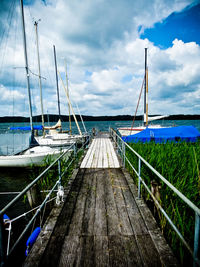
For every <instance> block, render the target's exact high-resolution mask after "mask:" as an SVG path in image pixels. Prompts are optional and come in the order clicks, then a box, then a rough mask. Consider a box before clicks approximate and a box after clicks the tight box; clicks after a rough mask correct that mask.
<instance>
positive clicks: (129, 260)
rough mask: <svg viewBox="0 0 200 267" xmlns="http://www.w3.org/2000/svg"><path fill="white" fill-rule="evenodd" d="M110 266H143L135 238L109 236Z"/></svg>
mask: <svg viewBox="0 0 200 267" xmlns="http://www.w3.org/2000/svg"><path fill="white" fill-rule="evenodd" d="M108 239H109V243H108V245H109V260H110V261H109V264H110V265H109V266H143V262H142V259H141V256H140V252H139V250H138V247H137V244H136V242H135V239H134V236H109V237H108Z"/></svg>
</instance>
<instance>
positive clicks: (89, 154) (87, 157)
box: [81, 140, 95, 168]
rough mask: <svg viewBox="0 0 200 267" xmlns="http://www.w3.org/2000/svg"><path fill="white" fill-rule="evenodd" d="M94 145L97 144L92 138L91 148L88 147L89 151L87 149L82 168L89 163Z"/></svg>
mask: <svg viewBox="0 0 200 267" xmlns="http://www.w3.org/2000/svg"><path fill="white" fill-rule="evenodd" d="M94 145H95V142H94V140H92V143H91V145H90V147H89V149H88V151H87V153H86V155H85V157H84V159H83V161H82V163H81V168H85V167H86V165H87V163H88V160H89V158H90V156H91V153H92V151H93V147H94Z"/></svg>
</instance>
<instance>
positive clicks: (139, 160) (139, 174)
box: [138, 158, 141, 198]
mask: <svg viewBox="0 0 200 267" xmlns="http://www.w3.org/2000/svg"><path fill="white" fill-rule="evenodd" d="M140 190H141V159H140V158H139V159H138V198H140V197H141V192H140Z"/></svg>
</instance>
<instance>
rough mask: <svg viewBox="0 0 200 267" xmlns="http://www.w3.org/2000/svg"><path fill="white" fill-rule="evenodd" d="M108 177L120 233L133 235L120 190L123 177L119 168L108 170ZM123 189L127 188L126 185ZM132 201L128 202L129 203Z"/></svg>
mask: <svg viewBox="0 0 200 267" xmlns="http://www.w3.org/2000/svg"><path fill="white" fill-rule="evenodd" d="M110 179H111V180H112V190H113V195H114V200H115V203H116V207H117V213H118V218H119V220H118V223H119V226H120V229H121V234H122V235H133V230H132V226H131V224H130V220H129V216H128V212H127V209H126V205H127V204H126V202H125V199H124V196H123V192H122V186H121V180H122V179H123V176H122V172H121V171H120V170H119V169H112V171H111V172H110ZM125 189H128V187H127V186H126V188H125ZM131 204H132V201H131V202H129V203H128V205H131Z"/></svg>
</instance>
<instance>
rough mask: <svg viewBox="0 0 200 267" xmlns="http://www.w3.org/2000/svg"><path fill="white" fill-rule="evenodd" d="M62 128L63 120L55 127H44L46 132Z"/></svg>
mask: <svg viewBox="0 0 200 267" xmlns="http://www.w3.org/2000/svg"><path fill="white" fill-rule="evenodd" d="M61 127H62V122H61V120H60V119H59V120H58V122H57V123H56V124H55V125H53V126H50V127H46V126H45V127H44V129H45V130H55V129H58V128H61Z"/></svg>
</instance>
